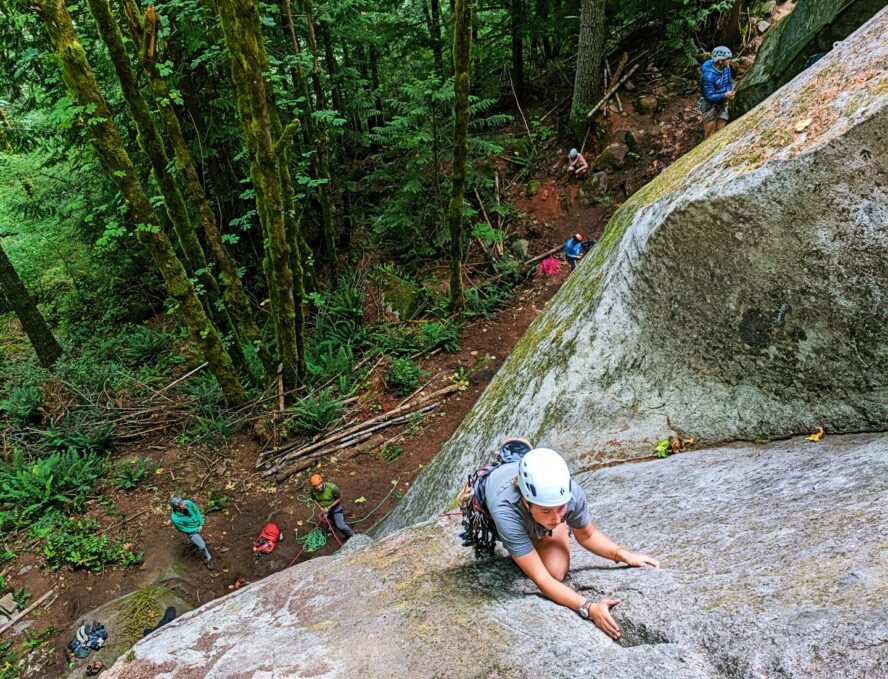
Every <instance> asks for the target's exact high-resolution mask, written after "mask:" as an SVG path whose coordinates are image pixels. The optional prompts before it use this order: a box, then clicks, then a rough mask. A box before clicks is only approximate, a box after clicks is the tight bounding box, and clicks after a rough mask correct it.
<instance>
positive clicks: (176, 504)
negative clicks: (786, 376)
mask: <svg viewBox="0 0 888 679" xmlns="http://www.w3.org/2000/svg"><path fill="white" fill-rule="evenodd" d="M170 506H171V507H172V508H173V510H172V511H171V512H170V520H171V521H172V522H173V525H174V526H175V527H176V528H177V529H178V530H179V532H180V533H184V534H185V535H186V536H187V537H188V539H189V540H190V541H191V542H192V543H193V544H194V546H195V547H197V548H198V549H199V550H200V551H201V552H202V553H203V556H204V566H206V567H207V570H210V571H211V570H214V569H215V566H214V565H213V557H212V555H211V554H210V550H209V549H207V543H206V542H204V539H203V536H202V535H201V531H202V530H203V527H204V524H205V523H206V522H205V521H204V518H203V514H201V513H200V510H199V509H198V508H197V505H196V504H194V503H193V502H192V501H191V500H185V499H183V498H181V497H179V496H178V495H176V496H173V497H172V498H170Z"/></svg>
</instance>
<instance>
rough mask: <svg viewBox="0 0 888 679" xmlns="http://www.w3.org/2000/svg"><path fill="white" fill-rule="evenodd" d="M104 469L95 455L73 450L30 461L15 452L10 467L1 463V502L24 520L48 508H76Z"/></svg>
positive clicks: (98, 457)
mask: <svg viewBox="0 0 888 679" xmlns="http://www.w3.org/2000/svg"><path fill="white" fill-rule="evenodd" d="M107 469H108V465H107V463H106V462H105V460H104V458H102V457H101V456H100V455H99V454H98V453H95V452H80V451H78V450H73V449H72V450H67V451H64V452H57V453H53V454H52V455H50V456H49V457H44V458H40V459H37V460H34V461H32V462H29V461H27V460H25V458H24V456H23V455H22V453H21V451H16V452H15V454H14V456H13V459H12V463H11V464H4V463H0V503H2V504H6V505H10V506H11V507H12V509H13V511H15V512H16V513H17V514H18V515H19V516H20V517H23V518H28V517H32V516H36V515H39V514H41V513H43V512H44V511H45V510H47V509H50V508H60V509H61V508H72V509H77V508H79V507H82V506H83V502H84V500H85V499H86V495H87V493H89V491H90V489H91V488H92V486H93V484H94V483H95V482H96V480H97V479H98V478H99V477H101V476H102V475H104V474H105V472H106V471H107Z"/></svg>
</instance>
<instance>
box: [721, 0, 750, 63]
mask: <svg viewBox="0 0 888 679" xmlns="http://www.w3.org/2000/svg"><path fill="white" fill-rule="evenodd" d="M746 5H747V1H746V0H734V4H733V5H731V9H730V11H729V12H728V13H727V14H724V15H722V16H720V17H719V28H720V30H719V34H718V44H719V45H727V46H728V47H730V48H731V49H732V50H734V51H735V52H736V51H737V50H738V49H739V48H740V19H741V18H742V16H743V10H744V9H746Z"/></svg>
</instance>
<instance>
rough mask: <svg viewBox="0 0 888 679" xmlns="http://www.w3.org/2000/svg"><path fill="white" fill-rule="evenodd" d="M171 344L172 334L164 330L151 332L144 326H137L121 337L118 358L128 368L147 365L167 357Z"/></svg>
mask: <svg viewBox="0 0 888 679" xmlns="http://www.w3.org/2000/svg"><path fill="white" fill-rule="evenodd" d="M172 342H173V336H172V333H170V332H169V331H168V330H166V329H165V328H161V329H159V330H152V329H151V328H148V327H146V326H144V325H137V326H134V327H133V329H132V330H131V331H129V333H127V334H126V335H123V345H122V346H121V348H120V356H121V358H123V360H124V362H125V363H126V364H127V365H129V366H132V367H139V366H143V365H147V364H150V363H153V362H154V361H156V360H157V359H159V358H161V357H162V356H165V355H168V354H169V353H170V347H171V345H172Z"/></svg>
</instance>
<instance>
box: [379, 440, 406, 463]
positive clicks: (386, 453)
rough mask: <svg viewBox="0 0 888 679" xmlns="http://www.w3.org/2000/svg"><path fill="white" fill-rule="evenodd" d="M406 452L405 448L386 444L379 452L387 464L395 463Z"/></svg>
mask: <svg viewBox="0 0 888 679" xmlns="http://www.w3.org/2000/svg"><path fill="white" fill-rule="evenodd" d="M403 452H404V446H399V445H396V444H393V443H386V444H385V445H384V446H382V448H381V449H380V451H379V456H380V457H381V458H382V459H383V460H385V461H386V462H394V461H395V460H397V459H398V458H399V457H401V454H402V453H403Z"/></svg>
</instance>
